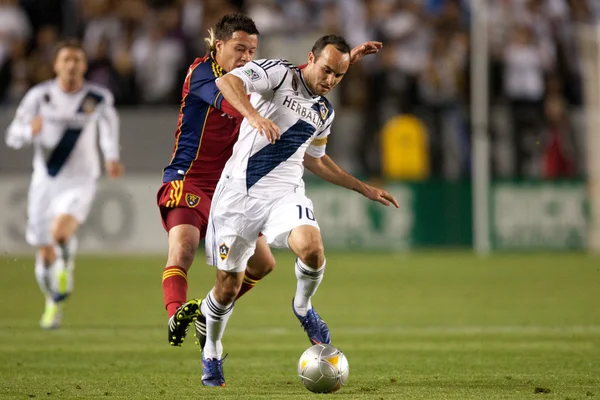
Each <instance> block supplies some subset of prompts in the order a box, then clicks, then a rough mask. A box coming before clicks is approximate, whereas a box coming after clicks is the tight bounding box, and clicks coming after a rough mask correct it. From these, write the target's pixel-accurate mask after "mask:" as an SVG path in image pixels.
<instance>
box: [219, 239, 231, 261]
mask: <svg viewBox="0 0 600 400" xmlns="http://www.w3.org/2000/svg"><path fill="white" fill-rule="evenodd" d="M227 256H229V246H227V245H226V244H225V243H224V242H223V243H221V244H220V245H219V257H220V258H221V261H225V260H226V259H227Z"/></svg>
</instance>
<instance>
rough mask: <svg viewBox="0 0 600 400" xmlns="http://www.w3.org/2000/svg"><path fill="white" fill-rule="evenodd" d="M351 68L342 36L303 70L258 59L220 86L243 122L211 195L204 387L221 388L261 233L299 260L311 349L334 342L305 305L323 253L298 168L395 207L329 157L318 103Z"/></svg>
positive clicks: (300, 301) (325, 119)
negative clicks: (228, 339) (225, 342)
mask: <svg viewBox="0 0 600 400" xmlns="http://www.w3.org/2000/svg"><path fill="white" fill-rule="evenodd" d="M350 60H351V58H350V47H349V46H348V44H347V43H346V41H345V40H344V38H342V37H340V36H336V35H329V36H324V37H322V38H320V39H319V40H317V42H316V43H315V45H314V46H313V48H312V50H311V52H310V53H309V56H308V64H306V66H304V67H301V68H297V67H294V66H292V65H291V64H289V63H288V62H286V61H283V60H258V61H254V62H249V63H248V64H246V65H245V66H243V67H240V68H236V69H234V70H232V71H231V72H230V73H228V74H226V75H224V76H223V77H222V78H221V79H219V80H218V81H217V87H218V88H219V90H220V93H221V95H222V96H223V97H224V98H225V99H226V100H227V101H228V102H229V104H231V106H233V107H235V109H236V110H238V112H239V113H240V114H242V115H243V116H244V118H245V119H244V120H243V122H242V125H241V128H240V135H239V140H238V141H237V143H236V144H235V146H234V149H233V154H232V156H231V158H230V159H229V161H227V164H226V165H225V169H224V170H223V174H222V175H221V179H220V181H219V184H218V186H217V188H216V190H215V194H214V197H213V202H212V207H211V210H210V219H209V224H208V230H207V237H206V254H207V262H208V263H209V264H211V265H214V266H216V267H217V268H218V269H217V279H216V283H215V286H214V287H213V288H212V289H211V290H210V291H209V293H208V294H207V295H206V298H205V299H204V300H203V301H202V303H201V312H202V314H203V316H204V317H205V318H206V335H207V338H206V343H205V347H204V348H203V352H202V383H203V384H204V385H206V386H224V385H225V378H224V375H223V367H222V362H223V359H222V353H223V346H222V344H221V338H222V336H223V332H224V330H225V327H226V324H227V321H228V319H229V317H230V315H231V312H232V311H233V307H234V304H235V303H234V301H235V299H236V296H237V293H238V291H239V290H240V287H241V285H242V282H243V279H244V269H245V266H246V263H247V261H248V259H249V257H250V256H251V255H252V254H253V253H254V251H255V247H256V242H257V237H258V235H259V233H262V234H264V236H263V240H264V241H266V242H267V243H268V244H269V245H271V246H273V247H278V248H289V249H290V250H292V251H293V252H294V253H295V254H296V256H297V259H296V264H295V271H296V277H297V288H296V295H295V297H294V299H293V302H292V310H293V312H294V315H295V316H296V318H297V319H298V320H299V321H300V323H301V325H302V327H303V328H304V330H305V331H306V333H307V335H308V337H309V339H310V341H311V343H312V344H317V343H331V337H330V334H329V328H328V327H327V325H326V324H325V322H324V321H323V320H322V319H321V318H320V317H319V315H318V314H317V313H316V311H315V310H314V308H313V307H312V304H311V297H312V296H313V295H314V294H315V292H316V290H317V287H318V286H319V284H320V282H321V281H322V279H323V273H324V271H325V254H324V249H323V241H322V239H321V233H320V230H319V225H318V223H317V221H316V218H315V214H314V212H313V205H312V202H311V201H310V199H308V197H306V195H305V194H304V182H303V179H302V176H303V172H304V167H306V168H308V169H309V170H310V171H312V172H313V173H315V174H316V175H317V176H319V177H321V178H323V179H325V180H327V181H329V182H332V183H334V184H336V185H339V186H342V187H345V188H348V189H352V190H354V191H356V192H358V193H360V194H362V195H363V196H365V197H367V198H369V199H371V200H374V201H378V202H380V203H382V204H384V205H386V206H387V205H390V204H393V205H394V206H395V207H398V203H397V202H396V200H395V199H394V197H393V196H391V195H390V194H389V193H388V192H386V191H385V190H382V189H378V188H375V187H373V186H370V185H367V184H366V183H363V182H361V181H359V180H358V179H356V178H355V177H353V176H351V175H350V174H348V173H347V172H345V171H344V170H342V169H341V168H340V167H339V166H338V165H337V164H335V162H333V160H332V159H331V158H329V157H328V156H327V155H326V154H325V146H326V143H327V139H328V136H329V134H330V132H331V125H332V123H333V119H334V111H333V108H332V106H331V104H330V103H329V101H328V100H327V99H326V98H325V97H324V96H325V95H326V94H327V93H328V92H329V91H330V90H331V89H333V88H334V87H335V86H336V85H337V84H338V83H339V82H340V81H341V80H342V78H343V77H344V75H345V73H346V71H347V70H348V67H349V66H350ZM248 93H250V94H252V96H251V97H250V99H249V98H248Z"/></svg>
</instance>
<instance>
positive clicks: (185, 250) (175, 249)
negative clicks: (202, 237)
mask: <svg viewBox="0 0 600 400" xmlns="http://www.w3.org/2000/svg"><path fill="white" fill-rule="evenodd" d="M195 255H196V245H195V244H194V243H192V241H188V240H181V241H179V242H178V243H177V244H175V245H174V246H172V248H171V249H170V250H169V263H172V264H173V265H177V266H179V267H181V268H184V269H185V270H188V269H189V268H190V266H191V265H192V263H193V262H194V256H195Z"/></svg>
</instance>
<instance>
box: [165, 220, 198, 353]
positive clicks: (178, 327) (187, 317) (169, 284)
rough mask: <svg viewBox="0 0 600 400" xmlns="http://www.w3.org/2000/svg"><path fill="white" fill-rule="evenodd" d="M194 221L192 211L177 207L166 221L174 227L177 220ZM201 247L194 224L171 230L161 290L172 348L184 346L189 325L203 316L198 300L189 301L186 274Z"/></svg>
mask: <svg viewBox="0 0 600 400" xmlns="http://www.w3.org/2000/svg"><path fill="white" fill-rule="evenodd" d="M195 219H197V216H196V215H195V213H194V211H193V210H190V209H187V208H175V209H173V210H171V211H170V212H169V217H168V218H167V221H169V224H168V226H171V223H173V224H176V223H178V222H177V221H179V222H181V221H193V220H195ZM173 221H175V222H173ZM196 223H197V222H194V224H196ZM199 244H200V229H198V228H197V227H196V226H195V225H190V224H181V225H174V226H173V227H172V228H171V229H170V230H169V255H168V259H167V265H166V267H165V269H164V270H163V278H162V287H163V298H164V303H165V308H166V309H167V313H168V315H169V323H168V340H169V344H171V345H172V346H180V345H181V344H182V343H183V341H184V340H185V337H186V335H187V330H188V328H189V325H190V323H192V322H193V321H195V320H196V319H197V318H198V316H199V314H200V312H199V309H200V303H199V301H197V300H195V299H192V300H190V301H187V302H186V299H187V290H188V281H187V272H188V271H189V269H190V267H191V266H192V263H193V261H194V256H195V254H196V249H197V248H198V245H199Z"/></svg>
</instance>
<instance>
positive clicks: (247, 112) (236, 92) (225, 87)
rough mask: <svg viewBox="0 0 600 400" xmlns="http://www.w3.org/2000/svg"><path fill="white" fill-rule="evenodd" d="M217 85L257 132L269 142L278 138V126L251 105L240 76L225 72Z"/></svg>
mask: <svg viewBox="0 0 600 400" xmlns="http://www.w3.org/2000/svg"><path fill="white" fill-rule="evenodd" d="M217 87H218V88H219V90H220V91H221V94H222V95H223V98H224V99H225V100H227V102H229V104H230V105H231V106H232V107H233V108H235V109H236V110H238V111H239V113H240V114H242V116H244V118H246V119H247V120H248V123H249V124H250V125H252V126H253V127H254V128H256V129H257V130H258V133H260V134H261V135H265V136H266V138H267V139H268V140H269V142H271V143H274V142H275V140H277V139H279V136H280V133H279V127H278V126H277V125H275V123H274V122H273V121H271V120H270V119H267V118H264V117H263V116H261V115H260V114H259V113H258V111H257V110H256V108H254V107H253V106H252V103H250V99H249V98H248V95H247V94H246V87H245V86H244V82H243V81H242V80H241V79H240V78H238V77H237V76H235V75H233V74H225V75H224V76H223V77H221V78H219V79H218V80H217Z"/></svg>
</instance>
